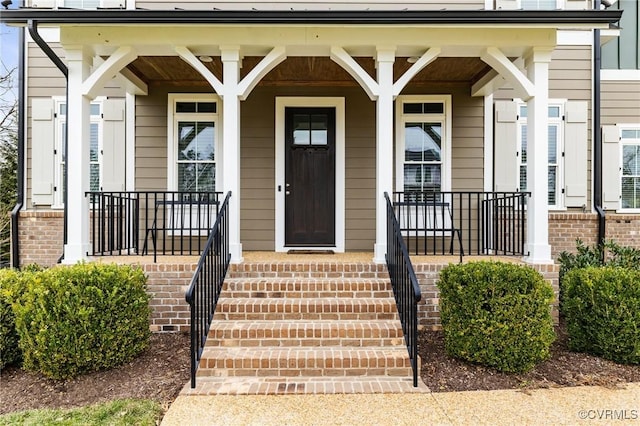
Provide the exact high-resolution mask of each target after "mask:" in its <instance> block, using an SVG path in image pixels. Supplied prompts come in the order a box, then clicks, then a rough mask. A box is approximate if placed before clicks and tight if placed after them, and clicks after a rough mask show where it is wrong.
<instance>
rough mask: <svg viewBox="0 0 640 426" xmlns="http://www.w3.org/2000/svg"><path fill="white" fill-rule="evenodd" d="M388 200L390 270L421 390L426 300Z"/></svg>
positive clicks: (386, 195)
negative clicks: (421, 318) (421, 308)
mask: <svg viewBox="0 0 640 426" xmlns="http://www.w3.org/2000/svg"><path fill="white" fill-rule="evenodd" d="M384 197H385V199H386V200H387V255H386V260H387V269H388V270H389V276H390V278H391V286H392V288H393V296H394V297H395V300H396V306H397V307H398V314H399V316H400V322H401V323H402V331H403V333H404V340H405V343H406V345H407V350H408V351H409V359H410V360H411V368H412V369H413V386H414V387H417V386H418V302H420V299H422V292H421V291H420V286H419V285H418V279H417V278H416V274H415V272H414V270H413V265H412V264H411V258H410V257H409V252H408V250H407V246H406V244H405V242H404V237H403V235H402V232H401V230H400V223H399V222H398V219H397V218H396V213H395V209H394V206H393V205H392V204H391V200H390V199H389V194H387V193H386V192H385V193H384Z"/></svg>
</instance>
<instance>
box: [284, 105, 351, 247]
mask: <svg viewBox="0 0 640 426" xmlns="http://www.w3.org/2000/svg"><path fill="white" fill-rule="evenodd" d="M287 107H329V108H335V109H336V181H335V184H336V190H335V197H336V210H335V218H336V229H335V232H336V235H335V246H331V247H327V248H328V249H333V250H334V251H335V252H336V253H343V252H344V251H345V222H346V220H345V208H346V201H345V128H346V124H345V100H344V98H341V97H327V98H324V97H276V123H275V132H276V134H275V138H276V146H275V151H276V152H275V156H276V159H275V160H276V176H275V178H276V182H275V188H276V192H275V209H276V224H275V225H276V235H275V239H276V241H275V243H276V244H275V245H276V247H275V249H276V252H284V251H287V250H288V247H287V246H285V244H284V234H285V199H284V197H285V192H284V184H285V158H284V157H285V142H284V138H285V108H287ZM278 186H280V188H281V189H282V190H281V191H278ZM296 249H299V250H304V249H312V250H317V249H318V247H306V248H305V247H298V246H296Z"/></svg>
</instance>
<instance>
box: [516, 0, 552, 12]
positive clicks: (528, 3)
mask: <svg viewBox="0 0 640 426" xmlns="http://www.w3.org/2000/svg"><path fill="white" fill-rule="evenodd" d="M521 6H522V8H523V9H524V10H545V9H546V10H550V9H555V8H556V0H521Z"/></svg>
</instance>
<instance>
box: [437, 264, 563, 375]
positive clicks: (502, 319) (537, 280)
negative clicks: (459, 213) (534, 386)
mask: <svg viewBox="0 0 640 426" xmlns="http://www.w3.org/2000/svg"><path fill="white" fill-rule="evenodd" d="M438 287H439V288H440V316H441V319H442V328H443V330H444V337H445V348H446V350H447V353H448V354H449V355H451V356H453V357H456V358H461V359H464V360H467V361H471V362H475V363H479V364H484V365H488V366H491V367H495V368H496V369H498V370H501V371H506V372H524V371H528V370H530V369H532V368H533V367H534V366H535V364H536V363H538V362H540V361H542V360H545V359H547V358H548V357H549V347H550V346H551V343H553V341H554V340H555V332H554V330H553V320H552V318H551V313H550V304H551V302H552V300H553V290H552V289H551V286H550V285H549V284H548V283H547V282H546V281H545V280H544V279H543V278H542V276H541V275H540V274H539V273H537V272H536V271H534V270H533V269H531V268H529V267H527V266H522V265H516V264H511V263H500V262H472V263H467V264H461V265H449V266H448V267H446V268H444V269H443V270H442V272H441V274H440V281H439V282H438Z"/></svg>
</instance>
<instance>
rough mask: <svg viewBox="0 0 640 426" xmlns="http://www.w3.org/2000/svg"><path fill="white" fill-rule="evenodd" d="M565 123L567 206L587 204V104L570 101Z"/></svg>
mask: <svg viewBox="0 0 640 426" xmlns="http://www.w3.org/2000/svg"><path fill="white" fill-rule="evenodd" d="M564 116H565V123H564V185H565V205H566V206H567V207H582V206H583V205H586V204H587V145H588V143H587V138H588V136H587V119H588V113H587V102H586V101H568V102H567V103H566V105H565V115H564Z"/></svg>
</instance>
